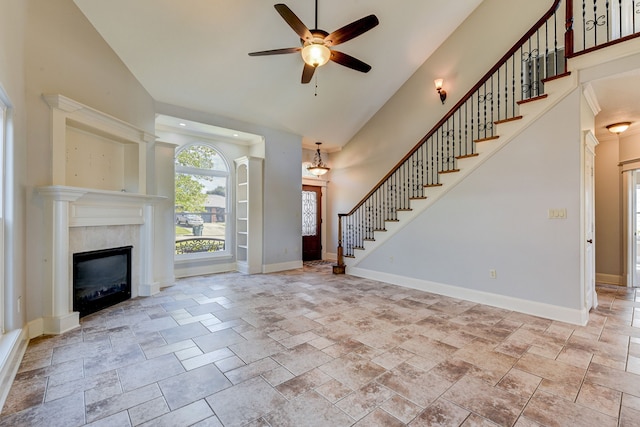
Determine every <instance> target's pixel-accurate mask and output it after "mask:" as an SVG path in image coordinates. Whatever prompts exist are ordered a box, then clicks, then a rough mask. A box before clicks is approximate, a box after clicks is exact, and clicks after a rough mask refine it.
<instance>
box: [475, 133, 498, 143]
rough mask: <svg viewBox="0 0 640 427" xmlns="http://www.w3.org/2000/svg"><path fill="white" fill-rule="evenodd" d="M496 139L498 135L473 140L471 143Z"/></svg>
mask: <svg viewBox="0 0 640 427" xmlns="http://www.w3.org/2000/svg"><path fill="white" fill-rule="evenodd" d="M498 138H500V135H493V136H488V137H486V138H480V139H475V140H474V141H473V142H475V143H478V142H486V141H493V140H494V139H498Z"/></svg>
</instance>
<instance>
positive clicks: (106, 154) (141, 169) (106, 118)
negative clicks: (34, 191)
mask: <svg viewBox="0 0 640 427" xmlns="http://www.w3.org/2000/svg"><path fill="white" fill-rule="evenodd" d="M43 99H44V100H45V102H46V103H47V104H48V105H49V107H50V109H51V139H52V141H51V145H52V172H53V183H52V184H53V185H63V186H70V187H84V188H92V189H96V190H111V191H121V190H124V191H126V192H129V193H139V194H145V193H146V192H147V188H146V150H147V143H149V142H152V141H154V140H155V136H154V135H152V134H150V133H147V132H145V131H144V130H142V129H139V128H137V127H135V126H133V125H131V124H129V123H127V122H124V121H122V120H120V119H118V118H116V117H113V116H110V115H108V114H105V113H103V112H100V111H98V110H95V109H93V108H91V107H88V106H86V105H84V104H81V103H79V102H77V101H74V100H72V99H69V98H67V97H65V96H63V95H43Z"/></svg>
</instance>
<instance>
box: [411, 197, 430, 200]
mask: <svg viewBox="0 0 640 427" xmlns="http://www.w3.org/2000/svg"><path fill="white" fill-rule="evenodd" d="M426 198H427V196H416V197H409V200H424V199H426Z"/></svg>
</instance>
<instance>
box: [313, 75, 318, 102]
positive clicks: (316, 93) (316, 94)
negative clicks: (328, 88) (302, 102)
mask: <svg viewBox="0 0 640 427" xmlns="http://www.w3.org/2000/svg"><path fill="white" fill-rule="evenodd" d="M313 96H318V73H316V92H315V94H314V95H313Z"/></svg>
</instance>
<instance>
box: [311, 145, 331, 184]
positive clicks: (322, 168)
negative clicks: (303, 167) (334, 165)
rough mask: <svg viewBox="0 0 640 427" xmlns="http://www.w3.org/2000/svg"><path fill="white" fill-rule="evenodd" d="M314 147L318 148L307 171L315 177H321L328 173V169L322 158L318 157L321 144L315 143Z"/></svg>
mask: <svg viewBox="0 0 640 427" xmlns="http://www.w3.org/2000/svg"><path fill="white" fill-rule="evenodd" d="M316 145H317V146H318V148H317V149H316V154H315V156H313V163H312V164H311V165H309V166H308V167H307V170H308V171H309V172H311V173H312V174H314V175H315V176H321V175H324V174H325V173H327V172H329V170H330V168H329V167H327V166H326V165H325V164H324V162H323V161H322V156H321V155H320V145H322V142H316Z"/></svg>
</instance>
